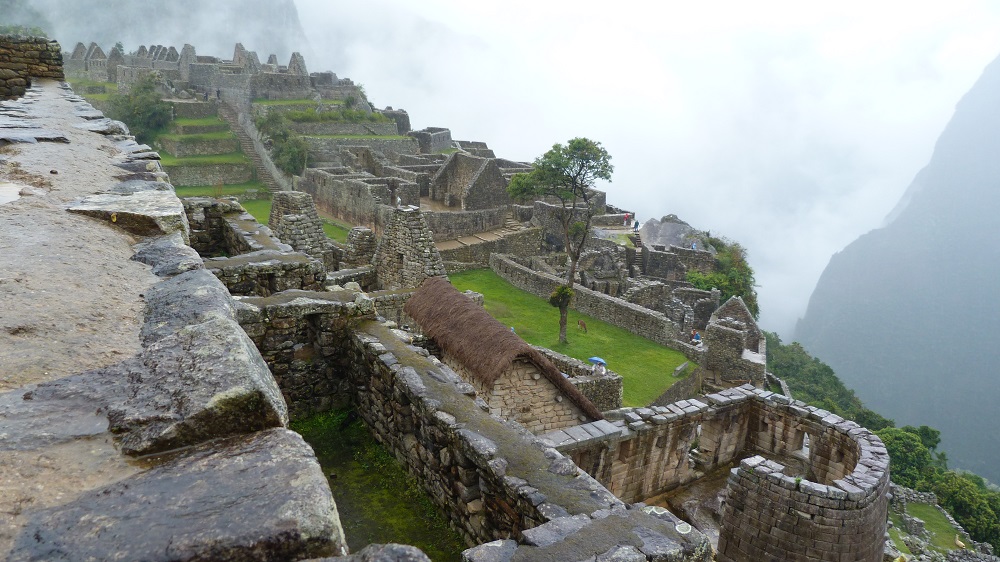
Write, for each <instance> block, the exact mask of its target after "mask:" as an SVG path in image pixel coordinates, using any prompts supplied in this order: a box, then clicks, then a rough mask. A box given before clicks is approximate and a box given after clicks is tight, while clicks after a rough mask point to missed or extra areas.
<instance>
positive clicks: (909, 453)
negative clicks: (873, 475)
mask: <svg viewBox="0 0 1000 562" xmlns="http://www.w3.org/2000/svg"><path fill="white" fill-rule="evenodd" d="M875 435H878V436H879V438H880V439H881V440H882V443H884V444H885V448H886V450H887V451H888V452H889V472H890V474H891V475H892V481H893V482H895V483H896V484H899V485H900V486H906V487H907V488H916V487H917V483H918V482H920V481H921V480H925V479H926V478H927V477H928V476H930V475H931V474H932V473H933V470H932V468H931V453H930V451H928V450H927V447H924V445H923V443H921V442H920V437H918V436H917V435H916V434H915V433H910V432H909V431H905V430H902V429H899V428H897V427H887V428H885V429H880V430H878V431H876V432H875Z"/></svg>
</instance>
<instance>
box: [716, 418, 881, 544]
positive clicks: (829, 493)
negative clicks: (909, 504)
mask: <svg viewBox="0 0 1000 562" xmlns="http://www.w3.org/2000/svg"><path fill="white" fill-rule="evenodd" d="M765 404H766V403H765ZM765 419H767V420H769V421H770V422H772V424H773V427H774V428H775V429H774V430H768V429H764V430H763V431H758V436H760V435H761V434H769V435H771V436H772V437H771V439H770V441H771V442H773V441H774V439H773V437H774V436H778V435H783V436H785V437H790V440H789V441H786V443H792V447H793V449H794V448H795V447H796V446H797V443H802V448H801V449H799V450H798V451H795V450H793V451H790V453H791V455H793V456H795V455H801V456H802V457H803V458H807V459H808V460H807V461H806V468H807V470H808V473H809V479H805V478H800V477H793V476H789V475H788V474H786V472H788V470H787V469H786V467H785V466H783V465H781V464H779V463H777V462H774V461H771V460H765V459H764V458H763V457H760V456H754V457H751V458H748V459H744V460H743V461H742V462H741V463H740V465H739V467H737V468H734V469H733V470H732V473H731V474H730V477H729V482H728V487H727V489H728V498H727V503H726V506H725V509H724V512H723V517H722V529H721V532H720V537H719V547H718V554H717V560H719V562H727V561H734V562H735V561H745V560H842V561H871V562H877V561H879V560H882V550H883V546H884V542H885V538H884V537H885V530H886V513H887V510H888V497H887V491H888V488H889V455H888V453H887V452H886V449H885V446H884V445H883V444H882V441H881V440H880V439H879V438H878V437H877V436H875V435H874V434H872V433H871V432H869V431H868V430H867V429H864V428H863V427H861V426H859V425H857V424H856V423H854V422H850V421H846V420H844V419H842V418H840V417H839V416H836V415H834V414H830V413H829V412H826V411H825V410H819V409H815V408H803V407H802V405H801V403H800V402H799V403H795V402H793V403H791V404H787V405H780V406H779V407H774V408H770V409H768V410H767V411H764V412H762V415H761V417H760V418H759V420H760V423H761V424H763V423H766V422H765V421H764V420H765ZM778 427H785V428H787V429H786V430H784V431H778V430H777V428H778ZM757 429H758V430H760V429H762V428H761V427H758V428H757ZM802 435H807V436H808V437H809V441H808V443H805V442H804V440H803V439H801V436H802ZM748 437H749V438H750V439H753V435H752V432H751V435H748ZM759 445H762V443H760V442H759V441H758V446H759Z"/></svg>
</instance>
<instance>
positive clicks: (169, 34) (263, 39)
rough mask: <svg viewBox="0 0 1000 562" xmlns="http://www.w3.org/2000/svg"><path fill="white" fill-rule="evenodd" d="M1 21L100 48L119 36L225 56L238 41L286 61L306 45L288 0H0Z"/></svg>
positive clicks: (67, 44)
mask: <svg viewBox="0 0 1000 562" xmlns="http://www.w3.org/2000/svg"><path fill="white" fill-rule="evenodd" d="M4 24H21V25H26V26H38V27H41V28H42V29H44V30H45V31H46V32H47V33H48V35H49V37H51V38H54V39H56V40H58V41H59V43H60V44H61V45H62V47H63V49H64V50H67V51H72V50H73V46H74V45H75V44H76V43H77V42H82V43H84V44H85V45H86V44H90V42H91V41H93V42H96V43H97V44H98V45H100V46H101V47H102V48H103V49H104V50H105V51H108V50H109V49H110V48H111V47H113V46H114V44H115V43H117V42H119V41H121V42H122V44H124V46H125V50H126V51H133V50H135V49H137V48H138V47H139V46H140V45H157V44H158V45H167V46H174V47H177V50H178V51H179V50H180V49H181V47H183V46H184V44H185V43H190V44H192V45H194V46H195V48H197V49H198V54H200V55H213V56H222V57H229V56H231V55H232V52H233V47H234V46H235V45H236V43H243V45H244V46H245V47H246V48H247V49H249V50H251V51H257V54H258V55H259V56H260V58H261V61H262V62H263V61H266V60H267V56H268V55H269V54H272V53H273V54H276V55H278V60H279V61H280V62H281V63H282V64H286V63H287V62H288V58H289V57H290V56H291V54H292V52H293V51H304V50H305V49H306V47H307V45H308V43H307V41H306V38H305V34H304V33H303V31H302V24H301V22H300V21H299V15H298V10H297V9H296V7H295V2H294V1H293V0H266V1H265V0H212V1H210V2H205V1H202V0H171V1H169V2H136V1H135V0H100V1H97V0H74V1H73V2H66V1H65V0H30V3H29V2H27V1H26V0H0V25H4ZM306 62H307V63H308V61H306Z"/></svg>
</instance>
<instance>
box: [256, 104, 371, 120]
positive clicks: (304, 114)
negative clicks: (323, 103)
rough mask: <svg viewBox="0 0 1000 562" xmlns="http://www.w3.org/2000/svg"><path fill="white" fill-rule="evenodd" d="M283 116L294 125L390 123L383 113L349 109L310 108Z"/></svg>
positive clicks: (286, 112) (287, 112)
mask: <svg viewBox="0 0 1000 562" xmlns="http://www.w3.org/2000/svg"><path fill="white" fill-rule="evenodd" d="M345 105H346V104H345ZM269 113H274V112H269ZM281 114H282V116H283V117H284V118H285V119H287V120H289V121H291V122H293V123H388V122H389V121H390V119H389V118H388V117H386V116H385V115H382V114H381V113H368V112H366V111H362V110H360V109H351V108H349V107H343V108H339V109H333V110H330V111H316V109H315V108H310V109H306V110H304V111H283V112H281Z"/></svg>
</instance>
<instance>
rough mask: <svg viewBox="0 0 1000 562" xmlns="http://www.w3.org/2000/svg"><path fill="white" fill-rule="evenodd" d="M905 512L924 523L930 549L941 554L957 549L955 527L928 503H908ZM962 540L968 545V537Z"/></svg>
mask: <svg viewBox="0 0 1000 562" xmlns="http://www.w3.org/2000/svg"><path fill="white" fill-rule="evenodd" d="M906 512H907V513H908V514H909V515H911V516H913V517H916V518H917V519H920V520H922V521H923V522H924V528H925V529H926V530H927V531H929V532H930V534H931V540H930V545H931V548H933V549H934V550H937V551H938V552H941V553H947V552H948V551H949V550H955V549H956V548H958V547H956V546H955V535H956V534H958V533H957V531H956V529H955V527H953V526H952V524H951V523H949V522H948V519H947V518H946V517H945V516H944V515H943V514H942V513H941V512H940V511H938V510H937V508H936V507H934V506H933V505H931V504H928V503H913V502H909V503H907V504H906ZM962 540H963V541H964V542H965V543H966V544H970V543H969V538H968V537H966V536H963V537H962Z"/></svg>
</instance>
